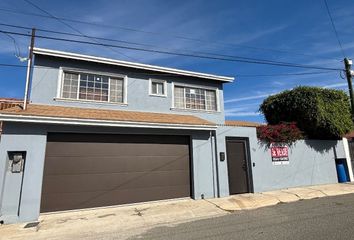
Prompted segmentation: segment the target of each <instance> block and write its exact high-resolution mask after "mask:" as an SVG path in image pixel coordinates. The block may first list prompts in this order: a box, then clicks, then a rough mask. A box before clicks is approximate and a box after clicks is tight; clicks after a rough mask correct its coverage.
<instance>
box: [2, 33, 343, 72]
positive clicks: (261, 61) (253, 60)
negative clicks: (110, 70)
mask: <svg viewBox="0 0 354 240" xmlns="http://www.w3.org/2000/svg"><path fill="white" fill-rule="evenodd" d="M0 32H3V33H8V34H14V35H19V36H31V35H30V34H28V33H19V32H12V31H3V30H0ZM36 37H37V38H41V39H48V40H56V41H64V42H72V43H80V44H88V45H95V46H107V47H113V48H121V49H128V50H135V51H144V52H151V53H160V54H167V55H175V56H183V57H193V58H202V59H211V60H220V61H228V62H242V63H252V64H261V65H273V66H282V67H293V68H308V69H317V70H332V71H341V70H342V69H339V68H329V67H321V66H313V65H304V64H297V63H288V62H277V61H271V60H264V59H256V58H246V57H232V56H230V57H223V56H222V55H220V54H218V55H220V56H212V55H211V56H208V55H197V54H191V53H182V52H172V51H166V50H156V49H146V48H140V47H131V46H123V45H113V44H103V43H95V42H87V41H81V40H74V39H67V38H57V37H49V36H43V35H36ZM226 56H227V55H226Z"/></svg>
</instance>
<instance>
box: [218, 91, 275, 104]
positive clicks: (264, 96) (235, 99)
mask: <svg viewBox="0 0 354 240" xmlns="http://www.w3.org/2000/svg"><path fill="white" fill-rule="evenodd" d="M273 94H275V92H272V93H266V94H260V95H255V96H249V97H239V98H232V99H228V100H225V101H224V102H225V103H233V102H242V101H249V100H255V99H262V98H266V97H269V96H270V95H273Z"/></svg>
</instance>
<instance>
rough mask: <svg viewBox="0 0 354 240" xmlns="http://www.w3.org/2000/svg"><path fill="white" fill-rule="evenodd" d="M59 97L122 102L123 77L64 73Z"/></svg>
mask: <svg viewBox="0 0 354 240" xmlns="http://www.w3.org/2000/svg"><path fill="white" fill-rule="evenodd" d="M61 97H62V98H65V99H74V100H91V101H98V102H112V103H123V102H124V77H110V76H104V75H98V74H91V73H76V72H64V74H63V81H62V91H61Z"/></svg>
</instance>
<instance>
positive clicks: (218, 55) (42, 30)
mask: <svg viewBox="0 0 354 240" xmlns="http://www.w3.org/2000/svg"><path fill="white" fill-rule="evenodd" d="M0 26H6V27H13V28H19V29H26V30H31V29H32V28H30V27H24V26H19V25H13V24H5V23H0ZM36 30H38V31H41V32H47V33H55V34H61V35H68V36H75V37H82V36H81V35H79V34H73V33H67V32H60V31H52V30H47V29H41V28H39V29H37V28H36ZM14 34H15V33H14ZM88 37H90V38H96V37H94V36H88ZM100 39H102V40H107V41H113V42H120V43H125V44H130V45H139V46H148V47H157V46H154V45H149V44H139V43H134V42H129V41H120V40H116V39H107V38H100ZM74 41H76V40H75V39H74ZM168 50H169V51H172V50H171V49H168ZM188 52H192V53H193V54H203V55H208V56H209V55H210V56H217V57H226V58H237V59H245V60H257V61H266V62H272V63H277V64H278V63H280V64H288V63H287V62H281V61H274V60H268V59H260V58H249V57H243V56H236V55H226V54H218V53H210V52H201V51H188Z"/></svg>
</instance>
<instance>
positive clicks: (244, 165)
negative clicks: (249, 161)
mask: <svg viewBox="0 0 354 240" xmlns="http://www.w3.org/2000/svg"><path fill="white" fill-rule="evenodd" d="M242 169H243V170H245V171H246V170H247V167H246V163H245V162H244V163H243V164H242Z"/></svg>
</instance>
